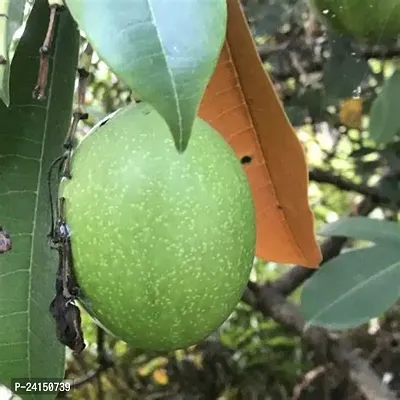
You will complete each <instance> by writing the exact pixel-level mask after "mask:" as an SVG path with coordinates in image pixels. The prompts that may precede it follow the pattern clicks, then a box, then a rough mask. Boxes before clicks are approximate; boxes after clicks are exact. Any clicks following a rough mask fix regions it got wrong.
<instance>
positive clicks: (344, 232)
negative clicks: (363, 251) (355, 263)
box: [320, 217, 400, 246]
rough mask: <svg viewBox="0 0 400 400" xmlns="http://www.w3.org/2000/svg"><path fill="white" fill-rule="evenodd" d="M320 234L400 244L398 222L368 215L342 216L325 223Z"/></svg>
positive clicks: (399, 225)
mask: <svg viewBox="0 0 400 400" xmlns="http://www.w3.org/2000/svg"><path fill="white" fill-rule="evenodd" d="M320 235H322V236H345V237H352V238H355V239H361V240H369V241H371V242H374V243H382V244H385V243H387V244H394V245H396V244H397V245H399V246H400V224H399V223H397V222H391V221H386V220H380V219H372V218H368V217H349V218H342V219H339V220H338V221H335V222H333V223H331V224H327V225H325V226H324V227H323V228H322V230H321V231H320Z"/></svg>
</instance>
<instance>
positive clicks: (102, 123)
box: [99, 118, 110, 128]
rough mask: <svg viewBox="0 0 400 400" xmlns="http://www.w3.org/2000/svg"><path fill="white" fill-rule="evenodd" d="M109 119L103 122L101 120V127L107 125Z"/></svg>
mask: <svg viewBox="0 0 400 400" xmlns="http://www.w3.org/2000/svg"><path fill="white" fill-rule="evenodd" d="M109 120H110V118H107V119H106V120H104V121H103V122H101V123H100V125H99V128H100V126H103V125H105V124H106V123H107V122H108V121H109Z"/></svg>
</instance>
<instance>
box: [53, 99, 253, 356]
mask: <svg viewBox="0 0 400 400" xmlns="http://www.w3.org/2000/svg"><path fill="white" fill-rule="evenodd" d="M71 168H72V169H71V172H72V179H71V180H64V181H63V182H62V184H61V186H60V195H61V196H63V197H65V198H66V203H65V205H66V221H67V223H68V225H69V227H70V229H71V243H72V251H73V258H74V263H75V274H76V277H77V281H78V284H79V286H80V289H81V291H82V295H81V298H80V302H81V304H82V305H83V307H84V308H85V309H86V310H87V311H88V312H89V314H91V315H92V316H93V317H94V318H95V320H96V321H97V322H98V323H99V324H100V325H101V326H103V327H104V328H105V329H106V330H107V331H109V332H111V333H112V334H113V335H115V336H116V337H118V338H120V339H122V340H124V341H125V342H127V343H129V344H131V345H132V346H134V347H137V348H141V349H144V350H173V349H178V348H185V347H188V346H190V345H192V344H195V343H197V342H199V341H201V340H202V339H203V338H205V337H206V336H208V335H209V334H210V333H211V332H212V331H214V330H215V329H216V328H218V327H219V326H220V325H221V324H222V323H223V322H224V320H225V319H226V318H227V317H228V316H229V315H230V313H231V312H232V311H233V309H234V308H235V306H236V305H237V303H238V302H239V300H240V298H241V296H242V294H243V291H244V289H245V286H246V284H247V282H248V279H249V275H250V272H251V268H252V265H253V258H254V249H255V216H254V206H253V201H252V196H251V192H250V187H249V184H248V181H247V177H246V175H245V173H244V171H243V169H242V167H241V165H240V162H239V160H238V159H237V158H236V156H235V155H234V153H233V151H232V150H231V148H230V147H229V145H228V144H227V143H226V142H225V141H224V140H223V138H222V137H221V136H220V135H219V133H218V132H216V131H215V130H214V129H213V128H211V127H210V126H209V125H208V124H207V123H206V122H204V121H203V120H201V119H200V118H198V119H197V120H196V121H195V124H194V129H193V133H192V137H191V140H190V142H189V146H188V148H187V150H186V151H185V152H184V153H182V154H181V153H178V152H177V151H176V149H175V146H174V143H173V140H172V135H171V133H170V131H169V129H168V127H167V125H166V123H165V122H164V120H163V119H162V118H161V116H160V115H159V114H158V113H157V112H156V111H155V110H154V109H153V108H152V107H150V106H149V105H148V104H145V103H139V104H137V105H133V106H129V107H127V108H125V109H122V110H120V111H118V112H117V113H116V114H115V115H114V116H112V117H111V118H110V119H109V120H108V122H106V123H105V124H104V125H102V126H96V127H95V128H94V129H93V130H92V131H91V133H90V134H89V135H88V136H87V137H86V138H85V139H83V141H82V142H81V143H80V144H79V146H78V147H77V149H76V150H75V151H74V153H73V156H72V163H71Z"/></svg>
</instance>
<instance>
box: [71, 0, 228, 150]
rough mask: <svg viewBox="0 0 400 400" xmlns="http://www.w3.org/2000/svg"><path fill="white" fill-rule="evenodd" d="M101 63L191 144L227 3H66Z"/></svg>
mask: <svg viewBox="0 0 400 400" xmlns="http://www.w3.org/2000/svg"><path fill="white" fill-rule="evenodd" d="M66 4H67V6H68V8H69V10H70V11H71V14H72V15H73V17H74V18H75V20H76V21H77V22H78V24H79V27H80V28H81V29H82V30H83V31H84V32H85V34H86V35H87V37H88V39H89V41H90V43H91V44H92V46H93V48H94V49H95V50H96V51H97V52H98V54H99V56H100V57H101V58H102V59H103V60H104V62H105V63H106V64H107V65H108V66H109V67H110V68H111V69H112V70H113V71H114V73H115V74H116V75H117V76H118V77H119V78H120V79H121V80H123V81H124V82H125V83H126V84H127V85H128V86H129V87H130V88H131V89H132V90H133V91H134V92H135V93H136V94H137V95H138V96H139V97H140V98H141V99H142V100H143V101H146V102H148V103H150V104H151V105H152V106H153V107H154V108H155V109H156V110H157V111H158V112H159V113H160V115H161V116H162V117H163V118H164V119H165V121H166V123H167V125H168V126H169V128H170V131H171V134H172V136H173V140H174V143H175V146H176V148H177V149H178V151H180V152H183V151H184V150H185V149H186V148H187V146H188V143H189V140H190V135H191V131H192V127H193V123H194V120H195V118H196V115H197V111H198V108H199V104H200V101H201V98H202V96H203V94H204V91H205V89H206V86H207V84H208V82H209V80H210V79H211V76H212V74H213V72H214V69H215V67H216V64H217V61H218V57H219V54H220V52H221V49H222V45H223V42H224V39H225V34H226V22H227V4H226V0H185V1H172V2H171V1H170V0H136V1H135V2H128V1H126V2H122V3H121V4H119V6H118V7H115V1H114V0H86V1H82V0H67V1H66Z"/></svg>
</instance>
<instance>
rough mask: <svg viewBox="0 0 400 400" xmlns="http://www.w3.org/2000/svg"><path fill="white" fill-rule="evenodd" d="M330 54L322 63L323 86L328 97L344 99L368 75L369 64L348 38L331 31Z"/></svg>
mask: <svg viewBox="0 0 400 400" xmlns="http://www.w3.org/2000/svg"><path fill="white" fill-rule="evenodd" d="M329 41H330V45H331V56H330V57H329V59H328V60H327V62H326V63H325V65H324V76H323V81H324V86H325V90H326V93H327V95H328V96H329V97H331V98H332V97H334V98H339V99H345V98H348V97H351V96H352V95H354V94H355V93H356V92H357V90H358V87H359V86H360V85H361V83H362V81H363V80H364V79H365V78H366V77H367V76H368V73H369V65H368V62H367V60H366V59H365V57H363V55H362V54H361V53H360V51H359V50H358V49H356V48H355V47H353V43H352V41H351V39H350V38H348V37H347V36H344V35H340V34H337V33H336V32H333V31H331V32H330V33H329Z"/></svg>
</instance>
